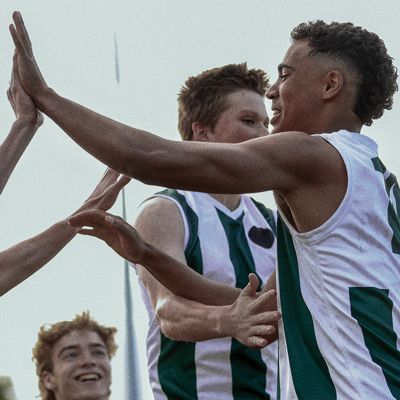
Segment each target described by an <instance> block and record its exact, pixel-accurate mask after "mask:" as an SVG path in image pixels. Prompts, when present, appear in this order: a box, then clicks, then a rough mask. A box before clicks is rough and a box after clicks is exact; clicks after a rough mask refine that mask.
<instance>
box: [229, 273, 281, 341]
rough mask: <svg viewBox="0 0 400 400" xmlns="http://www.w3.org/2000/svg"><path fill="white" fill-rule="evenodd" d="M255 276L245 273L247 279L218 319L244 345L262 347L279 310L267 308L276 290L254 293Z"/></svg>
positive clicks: (270, 337) (272, 334)
mask: <svg viewBox="0 0 400 400" xmlns="http://www.w3.org/2000/svg"><path fill="white" fill-rule="evenodd" d="M258 283H259V282H258V278H257V276H256V275H255V274H250V275H249V283H248V284H247V286H246V287H245V288H244V289H243V290H242V292H241V294H240V296H239V297H238V298H237V299H236V301H235V302H234V303H233V304H232V305H231V306H230V307H229V309H228V312H227V313H226V314H225V315H224V319H223V321H221V324H222V325H223V326H222V329H223V331H224V332H227V333H229V336H232V337H234V338H235V339H236V340H238V341H239V342H241V343H242V344H244V345H245V346H248V347H253V348H262V347H264V346H266V345H267V344H268V343H270V342H271V341H273V340H274V339H275V335H276V327H275V326H274V325H276V323H277V321H278V320H279V319H280V318H281V314H280V313H279V312H278V311H276V310H274V309H271V305H275V303H276V300H275V297H276V291H275V290H270V291H268V292H265V293H262V294H261V295H259V294H257V288H258Z"/></svg>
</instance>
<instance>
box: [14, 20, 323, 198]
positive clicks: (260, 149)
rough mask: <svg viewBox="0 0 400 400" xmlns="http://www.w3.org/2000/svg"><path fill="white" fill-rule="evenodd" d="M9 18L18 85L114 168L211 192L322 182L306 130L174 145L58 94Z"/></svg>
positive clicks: (19, 24)
mask: <svg viewBox="0 0 400 400" xmlns="http://www.w3.org/2000/svg"><path fill="white" fill-rule="evenodd" d="M13 18H14V25H15V26H14V25H11V26H10V31H11V34H12V37H13V39H14V43H15V45H16V48H17V51H18V69H19V74H20V77H21V81H22V85H23V87H24V89H25V90H26V91H27V92H28V94H29V95H30V96H31V97H32V98H33V99H34V101H35V103H36V105H37V106H38V107H39V108H40V109H41V110H42V111H43V112H44V113H45V114H47V115H48V116H49V117H50V118H52V119H53V120H54V121H55V122H56V123H57V124H58V125H59V126H60V127H61V128H62V129H63V130H64V131H66V132H67V133H68V134H69V135H70V136H71V138H72V139H74V140H75V141H76V142H77V143H78V144H79V145H80V146H82V147H83V148H84V149H86V150H87V151H88V152H89V153H91V154H92V155H94V156H95V157H97V158H98V159H100V160H101V161H103V162H104V163H106V164H107V165H109V166H111V167H113V168H114V169H116V170H118V171H120V172H123V173H125V174H127V175H129V176H132V177H135V178H137V179H139V180H141V181H143V182H145V183H151V184H158V185H162V186H167V187H178V188H182V189H189V190H197V191H205V192H209V193H246V192H254V191H262V190H270V189H279V190H283V191H291V190H294V189H296V188H297V187H299V186H300V184H301V183H303V181H304V180H308V181H310V180H312V179H314V180H320V181H322V182H323V179H322V174H323V173H324V171H323V168H322V167H321V166H320V165H319V164H320V162H322V163H323V162H324V161H325V160H326V155H325V154H324V151H321V149H320V148H319V147H318V148H317V147H316V146H315V143H317V142H318V143H321V141H317V140H316V139H312V138H311V137H310V136H309V135H307V134H301V133H292V134H289V133H286V134H285V135H273V136H270V137H264V138H259V139H254V140H249V141H247V142H245V143H240V144H215V143H196V142H174V141H169V140H165V139H161V138H159V137H157V136H155V135H152V134H150V133H147V132H144V131H141V130H139V129H135V128H130V127H128V126H126V125H123V124H120V123H118V122H116V121H113V120H111V119H109V118H107V117H104V116H102V115H99V114H97V113H95V112H93V111H90V110H88V109H87V108H85V107H83V106H80V105H79V104H76V103H74V102H72V101H70V100H67V99H65V98H63V97H61V96H59V95H58V94H57V93H56V92H55V91H53V90H52V89H50V88H49V87H48V86H47V84H46V82H45V81H44V79H43V77H42V75H41V73H40V70H39V68H38V66H37V64H36V61H35V58H34V56H33V52H32V46H31V43H30V40H29V36H28V34H27V32H26V29H25V26H24V24H23V21H22V18H21V17H20V14H19V13H15V14H14V16H13ZM322 142H323V141H322ZM328 148H329V146H328V145H326V147H325V149H328ZM294 149H296V151H294ZM188 160H190V162H189V161H188ZM312 170H313V171H312ZM243 176H245V177H246V179H243Z"/></svg>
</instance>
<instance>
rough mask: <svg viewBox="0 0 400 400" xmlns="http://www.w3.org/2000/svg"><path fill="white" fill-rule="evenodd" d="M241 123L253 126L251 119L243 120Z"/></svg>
mask: <svg viewBox="0 0 400 400" xmlns="http://www.w3.org/2000/svg"><path fill="white" fill-rule="evenodd" d="M242 121H243V122H244V123H245V124H247V125H254V120H253V119H252V118H243V119H242Z"/></svg>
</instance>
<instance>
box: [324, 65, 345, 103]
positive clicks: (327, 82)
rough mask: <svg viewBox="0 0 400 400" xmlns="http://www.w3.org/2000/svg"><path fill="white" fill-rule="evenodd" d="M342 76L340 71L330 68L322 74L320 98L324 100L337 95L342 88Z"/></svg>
mask: <svg viewBox="0 0 400 400" xmlns="http://www.w3.org/2000/svg"><path fill="white" fill-rule="evenodd" d="M343 84H344V77H343V74H342V73H341V72H340V71H337V70H332V71H329V72H328V73H327V74H326V75H325V76H324V85H323V88H322V98H323V99H325V100H329V99H332V98H333V97H335V96H337V95H338V94H339V93H340V92H341V91H342V89H343Z"/></svg>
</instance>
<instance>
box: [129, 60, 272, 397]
mask: <svg viewBox="0 0 400 400" xmlns="http://www.w3.org/2000/svg"><path fill="white" fill-rule="evenodd" d="M267 89H268V78H267V76H266V74H265V72H264V71H262V70H259V69H249V68H248V67H247V65H246V64H230V65H225V66H223V67H219V68H213V69H210V70H207V71H204V72H202V73H201V74H199V75H197V76H192V77H190V78H188V79H187V81H186V82H185V85H184V86H183V87H182V89H181V91H180V94H179V96H178V104H179V118H178V128H179V133H180V135H181V137H182V139H183V140H194V141H198V142H218V143H239V142H243V141H245V140H249V139H253V138H256V137H261V136H265V135H267V134H268V124H269V119H268V115H267V111H266V108H265V100H266V99H265V92H266V90H267ZM155 227H157V229H154V228H155ZM136 228H137V230H138V231H139V233H140V234H141V235H142V237H143V238H144V239H145V240H146V241H148V242H149V243H152V244H154V245H156V246H157V247H158V248H159V249H160V250H163V251H165V252H166V253H168V254H169V255H171V256H172V257H174V258H175V259H177V260H179V261H181V262H182V263H184V264H187V265H188V266H189V267H190V268H192V269H193V270H194V271H196V272H198V273H200V274H202V275H203V276H205V277H208V278H210V279H213V280H216V281H218V282H221V283H224V284H226V285H230V286H232V287H237V288H244V287H245V286H246V284H247V280H248V278H247V277H248V274H249V273H251V272H253V273H256V274H257V276H258V277H259V278H260V279H261V281H262V282H264V283H265V282H266V281H267V280H268V279H269V277H270V276H271V275H272V273H273V272H274V270H275V259H276V240H275V230H276V229H275V228H276V223H275V217H274V214H273V212H272V211H271V210H270V209H268V208H266V207H264V206H263V205H262V204H260V203H257V202H256V201H254V200H253V199H252V198H250V197H249V196H246V195H239V194H234V195H226V194H205V193H199V192H188V191H184V190H172V189H166V190H163V191H161V192H159V193H157V194H155V195H154V196H153V197H152V198H151V199H150V200H148V201H146V202H145V203H144V207H143V209H142V211H141V212H140V214H139V216H138V217H137V220H136ZM138 268H139V273H140V277H141V281H142V283H143V285H144V287H145V288H146V290H147V293H146V294H145V295H144V300H145V304H146V306H147V309H148V313H149V319H150V324H149V332H148V335H147V355H148V367H149V377H150V383H151V387H152V389H153V393H154V397H155V399H156V400H162V399H167V398H174V399H178V398H179V399H180V400H192V399H196V398H198V399H220V400H224V399H225V400H230V399H236V400H238V399H249V398H251V397H257V398H263V399H269V398H272V399H275V398H276V397H275V396H276V383H277V358H278V352H277V350H278V348H277V343H273V344H271V345H270V346H267V347H266V348H264V349H262V350H260V349H249V348H248V347H246V346H244V345H242V344H241V343H239V341H238V340H237V339H236V338H240V336H239V335H240V334H242V332H241V329H240V328H241V326H240V324H239V323H235V324H234V325H233V326H234V327H235V328H236V331H232V332H229V334H228V333H227V332H222V331H220V330H219V329H217V325H218V324H217V321H219V320H220V319H221V312H223V311H224V309H223V308H221V307H213V306H207V305H204V304H202V303H198V302H193V301H190V300H187V299H184V298H182V297H179V296H176V295H173V294H172V293H171V292H170V291H168V290H167V289H165V287H164V286H162V285H161V284H160V283H159V282H158V281H157V280H156V279H154V277H153V276H152V275H151V274H149V273H148V272H147V270H146V269H145V268H140V267H139V266H138ZM224 336H227V337H224ZM232 336H233V337H232Z"/></svg>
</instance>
